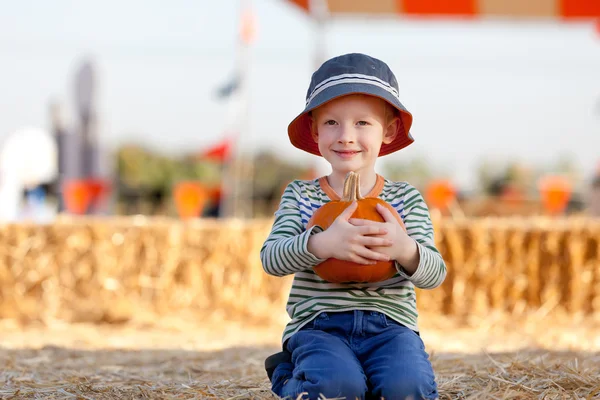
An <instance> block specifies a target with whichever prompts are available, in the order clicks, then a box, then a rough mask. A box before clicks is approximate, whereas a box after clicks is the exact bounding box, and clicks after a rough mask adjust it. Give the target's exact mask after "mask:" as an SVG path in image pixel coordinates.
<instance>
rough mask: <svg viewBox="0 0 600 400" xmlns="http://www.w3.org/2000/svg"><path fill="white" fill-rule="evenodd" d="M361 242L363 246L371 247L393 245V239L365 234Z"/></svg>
mask: <svg viewBox="0 0 600 400" xmlns="http://www.w3.org/2000/svg"><path fill="white" fill-rule="evenodd" d="M360 243H361V244H362V245H363V246H369V247H378V246H385V247H388V246H391V245H392V241H391V240H389V239H385V238H379V237H375V236H363V237H362V239H361V241H360Z"/></svg>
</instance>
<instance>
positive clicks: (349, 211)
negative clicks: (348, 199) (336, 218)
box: [340, 201, 358, 221]
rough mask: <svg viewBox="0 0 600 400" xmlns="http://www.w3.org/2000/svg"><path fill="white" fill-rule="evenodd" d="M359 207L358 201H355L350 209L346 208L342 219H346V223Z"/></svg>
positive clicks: (341, 215)
mask: <svg viewBox="0 0 600 400" xmlns="http://www.w3.org/2000/svg"><path fill="white" fill-rule="evenodd" d="M357 206H358V203H357V202H356V201H353V202H352V204H350V205H349V206H348V207H346V209H345V210H344V211H342V213H341V214H340V217H342V218H344V219H345V220H346V221H347V220H349V219H350V217H351V216H352V213H354V210H356V207H357Z"/></svg>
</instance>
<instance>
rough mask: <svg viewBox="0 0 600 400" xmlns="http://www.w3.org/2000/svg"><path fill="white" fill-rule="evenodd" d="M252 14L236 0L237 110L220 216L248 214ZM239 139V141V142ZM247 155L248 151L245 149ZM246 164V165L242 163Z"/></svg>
mask: <svg viewBox="0 0 600 400" xmlns="http://www.w3.org/2000/svg"><path fill="white" fill-rule="evenodd" d="M253 18H254V15H253V10H252V4H251V0H240V15H239V25H238V54H237V60H236V61H237V63H236V64H237V65H236V73H237V76H238V79H239V83H238V85H239V87H238V89H237V92H238V93H239V96H240V103H241V104H240V108H241V110H240V112H239V115H238V121H237V123H236V124H235V125H234V129H235V130H236V131H237V140H236V141H235V145H234V146H233V149H232V157H231V159H230V160H228V163H227V166H226V168H225V173H224V175H225V176H224V178H223V180H224V182H223V186H224V190H223V197H222V201H221V208H222V211H221V213H220V214H221V216H223V217H227V218H250V217H252V213H253V207H252V197H253V185H254V168H253V162H252V160H250V161H249V162H248V163H244V160H243V154H242V149H244V150H249V147H250V144H251V143H252V138H251V137H250V126H249V116H250V110H249V108H250V93H249V85H248V75H249V74H248V72H249V71H248V66H249V64H250V62H249V61H250V51H249V50H250V44H251V42H252V40H253V39H254V29H255V26H254V19H253ZM242 143H243V145H241V144H242ZM249 153H250V156H251V155H252V154H251V153H252V152H249ZM245 164H246V165H245Z"/></svg>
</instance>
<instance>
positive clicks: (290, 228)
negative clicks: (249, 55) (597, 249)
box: [260, 54, 446, 400]
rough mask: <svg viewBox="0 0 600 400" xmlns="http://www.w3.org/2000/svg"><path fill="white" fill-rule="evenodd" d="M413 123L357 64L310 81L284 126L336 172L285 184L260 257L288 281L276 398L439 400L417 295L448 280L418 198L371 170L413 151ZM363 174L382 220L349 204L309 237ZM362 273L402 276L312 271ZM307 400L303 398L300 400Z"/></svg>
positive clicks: (355, 60) (371, 67) (366, 66)
mask: <svg viewBox="0 0 600 400" xmlns="http://www.w3.org/2000/svg"><path fill="white" fill-rule="evenodd" d="M411 123H412V115H411V114H410V113H409V112H408V111H407V110H406V109H405V108H404V106H403V105H402V104H401V103H400V100H399V97H398V83H397V81H396V78H395V77H394V74H393V73H392V71H391V70H390V69H389V67H388V66H387V65H386V64H385V63H383V62H382V61H380V60H377V59H375V58H372V57H369V56H366V55H364V54H346V55H342V56H339V57H336V58H333V59H330V60H329V61H327V62H325V63H324V64H323V65H322V66H321V67H320V68H319V69H318V70H317V71H316V72H315V73H314V74H313V76H312V80H311V83H310V87H309V89H308V93H307V99H306V108H305V109H304V111H303V112H302V113H301V114H300V115H299V116H298V117H297V118H296V119H294V120H293V121H292V122H291V124H290V125H289V127H288V135H289V137H290V140H291V142H292V144H293V145H294V146H295V147H297V148H299V149H301V150H304V151H307V152H309V153H311V154H315V155H318V156H322V157H324V158H325V160H327V161H328V162H329V163H330V164H331V169H332V171H331V174H330V175H329V176H326V177H322V178H320V179H316V180H313V181H300V180H296V181H293V182H292V183H290V184H289V185H288V186H287V188H286V189H285V192H284V194H283V196H282V198H281V202H280V205H279V209H278V210H277V212H276V213H275V221H274V224H273V228H272V231H271V233H270V235H269V237H268V238H267V240H266V241H265V243H264V245H263V247H262V249H261V252H260V256H261V260H262V263H263V267H264V269H265V271H266V272H267V273H268V274H271V275H275V276H285V275H288V274H294V280H293V284H292V289H291V292H290V296H289V300H288V303H287V311H288V314H289V316H290V318H291V321H290V322H289V323H288V325H287V327H286V329H285V331H284V333H283V351H282V352H281V353H277V354H275V355H273V356H271V357H269V358H267V360H266V361H265V367H266V369H267V374H268V376H269V379H270V380H271V383H272V390H273V392H275V393H276V394H277V395H278V396H280V397H289V398H292V399H296V398H297V397H298V396H299V395H301V394H302V393H304V394H305V395H308V398H310V399H316V398H321V397H319V396H325V397H326V398H346V399H348V400H349V399H355V398H358V399H363V398H365V397H366V396H368V395H369V396H374V397H375V398H385V399H386V400H390V399H406V398H412V399H419V398H425V399H434V398H437V396H438V394H437V385H436V382H435V376H434V372H433V369H432V367H431V364H430V362H429V359H428V357H429V356H428V354H427V353H426V352H425V347H424V345H423V342H422V340H421V338H420V336H419V333H418V327H417V308H416V296H415V290H414V287H418V288H423V289H433V288H435V287H437V286H439V285H440V284H441V283H442V282H443V281H444V278H445V276H446V266H445V263H444V261H443V259H442V257H441V255H440V253H439V252H438V250H437V249H436V248H435V246H434V240H433V228H432V224H431V220H430V218H429V212H428V209H427V206H426V204H425V202H424V201H423V198H422V196H421V194H420V193H419V192H418V191H417V190H416V189H415V188H414V187H412V186H411V185H409V184H407V183H405V182H393V181H389V180H387V179H385V178H383V177H382V176H380V175H378V174H377V173H376V172H375V161H376V159H377V157H379V156H384V155H386V154H390V153H392V152H395V151H397V150H400V149H402V148H404V147H406V146H408V145H410V144H411V143H412V142H413V138H412V137H411V136H410V134H409V129H410V126H411ZM350 171H354V172H356V173H358V174H359V175H360V182H361V184H360V186H361V188H360V191H361V193H362V195H363V197H369V196H370V197H375V196H378V197H380V198H381V199H383V200H385V201H386V202H388V203H389V204H391V205H392V206H393V207H394V209H395V210H396V211H397V212H398V214H399V215H400V216H401V219H402V220H403V222H404V226H405V227H406V231H405V230H404V229H403V228H402V226H401V224H400V223H398V222H397V221H396V219H395V218H394V216H393V215H392V214H391V211H389V210H387V209H385V208H384V207H380V208H379V209H378V211H379V213H380V214H381V215H382V216H383V217H384V219H385V222H374V221H367V220H361V219H355V218H351V216H352V214H353V212H354V210H355V209H356V203H353V204H352V205H351V206H349V207H348V208H347V209H346V210H345V211H344V212H343V213H342V214H341V215H340V216H339V217H338V218H337V219H336V220H335V222H334V223H333V224H332V225H331V226H330V227H329V228H328V229H326V230H323V229H322V228H320V227H319V226H315V227H312V228H310V229H308V230H307V229H306V226H307V223H308V220H309V219H310V217H311V215H312V214H313V212H314V211H315V210H317V209H318V208H319V207H320V206H322V205H323V204H325V203H327V202H328V201H331V200H337V199H339V198H340V194H341V193H342V188H343V182H344V178H345V176H346V174H347V173H348V172H350ZM331 257H333V258H337V259H340V260H348V261H354V262H358V263H361V264H364V265H368V264H370V263H374V262H375V260H394V264H395V266H396V269H397V274H396V275H395V276H393V277H392V278H390V279H388V280H386V281H383V282H376V283H363V284H335V283H329V282H326V281H324V280H322V279H321V278H320V277H319V276H318V275H316V274H315V273H314V272H313V267H314V266H315V265H317V264H319V263H320V262H322V261H324V260H326V259H327V258H331ZM303 398H306V397H303Z"/></svg>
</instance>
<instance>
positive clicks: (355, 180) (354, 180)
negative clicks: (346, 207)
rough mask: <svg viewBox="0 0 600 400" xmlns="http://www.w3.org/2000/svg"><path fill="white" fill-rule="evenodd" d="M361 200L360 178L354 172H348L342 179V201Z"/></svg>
mask: <svg viewBox="0 0 600 400" xmlns="http://www.w3.org/2000/svg"><path fill="white" fill-rule="evenodd" d="M360 199H362V196H361V195H360V178H359V176H358V174H357V173H356V172H354V171H350V172H348V174H347V175H346V179H344V193H343V200H344V201H357V200H360Z"/></svg>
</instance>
